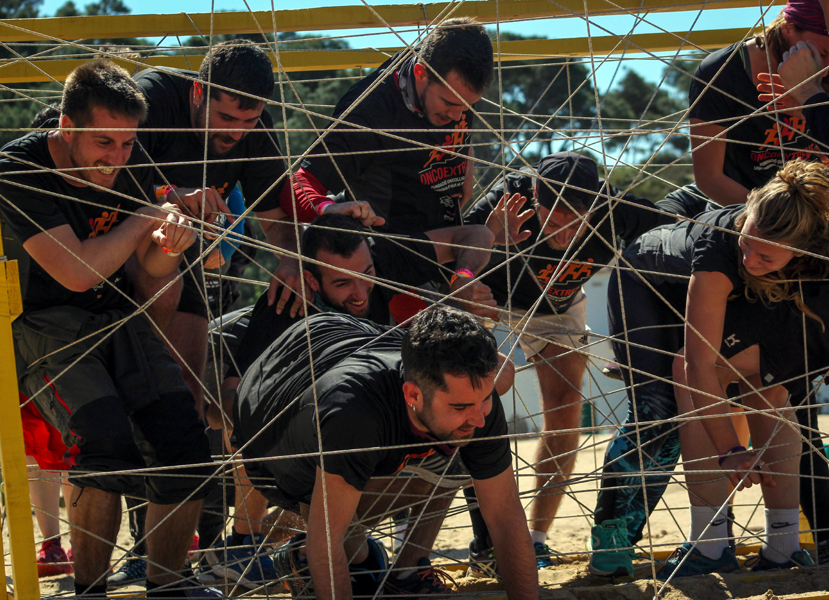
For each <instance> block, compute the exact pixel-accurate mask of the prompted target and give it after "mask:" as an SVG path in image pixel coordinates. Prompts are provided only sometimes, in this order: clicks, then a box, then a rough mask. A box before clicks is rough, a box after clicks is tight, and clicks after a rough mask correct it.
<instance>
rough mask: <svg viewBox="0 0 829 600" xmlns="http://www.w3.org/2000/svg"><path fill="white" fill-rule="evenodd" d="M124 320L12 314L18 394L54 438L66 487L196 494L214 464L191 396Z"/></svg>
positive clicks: (167, 361) (155, 497) (111, 315)
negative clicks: (61, 449) (61, 450)
mask: <svg viewBox="0 0 829 600" xmlns="http://www.w3.org/2000/svg"><path fill="white" fill-rule="evenodd" d="M123 317H124V313H121V312H116V311H111V312H108V313H105V314H93V313H89V312H87V311H84V310H81V309H77V308H73V307H66V306H61V307H56V308H53V309H47V310H40V311H29V312H26V313H24V314H23V315H21V316H20V317H19V318H18V319H17V320H16V321H15V323H14V324H13V331H14V337H15V350H16V351H17V354H18V359H19V361H20V365H19V367H20V369H19V371H20V380H19V383H20V389H21V391H23V392H24V393H26V394H28V395H29V396H30V397H31V398H32V399H33V400H34V402H35V403H36V404H37V406H38V409H39V410H40V412H41V413H42V414H43V416H44V417H45V418H46V419H47V420H48V421H49V422H50V423H51V424H52V425H53V426H55V427H56V428H57V429H58V431H60V432H61V435H62V436H63V440H64V443H65V444H66V446H67V448H69V450H68V451H67V453H66V455H65V459H64V460H65V461H66V462H67V463H68V464H69V465H70V481H71V482H72V483H74V484H75V485H77V486H79V487H93V488H97V489H100V490H103V491H106V492H111V493H118V494H128V495H133V496H139V497H146V498H147V499H148V500H150V501H151V502H154V503H158V504H175V503H178V502H182V501H185V500H197V499H201V498H204V497H205V496H206V495H207V494H208V493H209V492H210V489H211V488H212V487H213V485H215V484H214V482H213V480H212V479H209V477H210V476H211V475H212V474H213V473H214V471H215V470H216V469H217V467H218V466H217V465H213V464H212V463H211V456H210V448H209V445H208V441H207V437H206V436H205V434H204V426H203V425H202V423H201V422H200V421H199V420H198V416H197V413H196V409H195V402H194V400H193V395H192V393H191V392H190V390H189V388H188V387H187V385H186V384H185V383H184V380H183V379H182V377H181V369H180V368H179V366H178V365H177V364H176V362H175V361H174V360H173V358H172V357H171V356H170V355H169V353H168V352H167V350H166V349H165V347H164V344H163V343H162V342H161V340H160V339H159V338H158V337H157V336H156V335H155V334H154V333H153V331H152V329H151V328H150V326H149V324H148V323H147V321H146V320H145V319H144V318H143V317H137V316H133V317H131V318H129V319H127V320H126V321H124V322H122V323H119V321H120V320H121V319H122V318H123ZM110 325H114V326H112V327H109V326H110ZM136 469H138V470H140V472H138V473H135V472H132V471H134V470H136Z"/></svg>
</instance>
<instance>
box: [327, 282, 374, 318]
mask: <svg viewBox="0 0 829 600" xmlns="http://www.w3.org/2000/svg"><path fill="white" fill-rule="evenodd" d="M317 293H318V294H319V295H320V298H322V301H323V302H325V303H326V304H327V305H328V306H330V307H331V308H333V309H335V310H337V312H341V313H345V314H347V315H351V316H352V317H357V318H359V319H364V318H366V317H367V316H368V313H369V310H370V307H371V292H369V294H368V295H367V296H366V303H365V304H364V305H363V307H362V310H361V311H360V312H359V313H356V314H355V313H354V312H352V311H350V310H348V306H351V305H346V304H345V303H343V302H340V303H337V302H335V301H334V300H332V299H331V297H330V296H329V295H328V294H326V293H325V290H323V289H322V286H320V288H319V290H317Z"/></svg>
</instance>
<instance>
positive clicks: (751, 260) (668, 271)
mask: <svg viewBox="0 0 829 600" xmlns="http://www.w3.org/2000/svg"><path fill="white" fill-rule="evenodd" d="M827 213H829V171H827V170H826V169H825V168H824V167H823V166H822V165H820V164H818V163H808V162H804V161H795V162H792V163H789V164H787V165H786V166H785V167H784V168H783V169H782V170H781V171H780V172H779V173H778V174H777V175H776V176H775V178H774V179H773V180H772V181H770V182H769V183H768V184H766V185H765V186H764V187H762V188H759V189H756V190H754V191H753V192H752V193H751V194H750V195H749V198H748V202H747V204H746V205H745V206H742V205H737V206H731V207H727V208H725V209H722V210H717V211H711V212H708V213H704V214H703V215H700V216H699V217H698V218H697V220H696V221H695V222H687V221H686V222H683V223H678V224H676V225H668V226H664V227H659V228H657V229H654V230H652V231H650V232H648V233H646V234H644V235H642V236H641V237H639V238H638V239H637V240H636V241H635V242H634V243H633V244H631V246H630V247H629V248H628V249H627V250H626V251H625V253H624V255H623V258H622V261H621V263H620V269H619V270H617V271H615V272H614V273H613V275H612V277H611V280H610V284H609V286H608V316H609V323H610V332H611V335H612V336H613V345H614V350H615V354H616V357H617V358H618V359H619V362H620V364H621V366H622V370H623V374H624V375H625V379H626V383H627V384H628V399H629V404H628V418H627V421H626V422H625V424H624V426H623V427H622V428H621V430H620V432H619V435H618V436H617V437H616V438H615V439H614V440H613V442H612V443H611V445H610V447H609V448H608V451H607V455H606V458H605V466H604V476H603V479H602V488H601V490H600V492H599V498H598V503H597V508H596V511H595V513H594V519H595V522H596V526H595V527H594V528H593V532H592V536H591V539H592V543H593V548H594V550H595V549H598V550H602V552H598V553H594V554H593V555H592V556H591V561H590V567H591V571H592V572H594V573H597V574H604V575H620V574H624V573H632V572H633V569H632V561H631V552H630V545H631V543H633V542H635V541H636V540H638V539H640V538H641V536H642V530H643V527H644V525H645V523H646V520H647V516H648V515H649V514H650V512H651V511H652V510H653V508H654V507H655V505H656V503H657V502H658V500H659V498H660V497H661V495H662V493H663V491H664V486H665V483H666V482H667V479H668V477H669V475H670V471H671V470H672V469H673V467H674V465H675V461H676V454H677V453H676V450H677V449H678V441H679V433H678V430H679V427H678V424H679V422H678V421H677V420H676V419H674V417H676V416H677V414H678V413H677V400H676V398H675V396H674V389H673V385H672V382H671V380H672V375H673V373H674V359H675V357H676V356H677V354H678V353H679V351H680V350H681V349H682V347H683V346H684V347H686V358H685V364H684V366H685V368H684V369H682V375H683V376H685V377H686V379H687V383H688V385H689V386H690V387H691V388H693V389H695V390H697V392H696V393H695V394H694V405H695V406H696V407H697V408H698V409H700V410H701V412H703V414H706V415H712V414H722V415H727V414H730V409H729V407H728V406H729V405H728V404H727V403H724V402H723V400H724V399H725V394H724V392H723V388H722V385H721V383H720V379H719V375H718V373H717V371H718V368H717V359H718V352H717V350H719V349H720V348H721V347H722V346H725V347H729V345H730V344H731V343H732V342H733V341H734V340H735V339H736V338H732V337H731V336H730V335H729V336H726V337H724V336H723V327H724V325H725V323H726V308H727V306H728V305H729V303H730V302H734V301H736V300H737V299H739V298H746V299H748V300H751V301H753V302H755V303H760V304H761V305H763V306H768V307H772V306H774V305H775V304H776V303H779V302H781V301H784V300H788V301H792V302H794V303H795V305H796V306H799V307H801V309H802V310H805V311H806V312H807V314H813V313H811V311H809V309H808V308H806V307H805V305H804V304H803V302H802V299H801V298H800V297H799V294H798V290H799V288H798V286H797V284H796V283H792V281H793V280H797V279H798V278H803V277H810V278H816V279H821V278H824V277H825V276H826V273H827V271H826V262H825V261H823V260H821V259H818V258H814V257H812V256H811V255H810V254H808V253H803V252H802V251H803V250H808V251H809V252H815V253H817V254H819V255H822V256H825V255H827V248H828V247H829V226H827ZM683 317H684V318H683ZM686 322H687V325H686ZM754 326H755V327H763V326H767V324H765V323H756V324H755V325H754ZM755 387H756V386H755ZM775 393H779V392H775ZM766 395H767V396H769V394H766ZM766 400H769V398H766ZM770 401H771V400H770ZM697 402H698V403H699V404H697ZM773 402H777V404H778V406H777V408H782V404H781V403H784V402H785V398H783V399H782V400H781V399H780V398H778V397H777V396H775V399H774V400H773ZM785 418H787V419H788V416H786V417H785ZM756 420H757V419H754V421H755V428H756ZM704 423H705V428H706V429H705V431H706V432H707V433H708V435H709V436H711V437H712V439H714V440H715V449H716V453H713V454H715V455H716V457H718V458H715V459H714V462H715V463H719V462H721V464H719V465H717V467H718V468H719V467H722V468H723V469H724V470H726V471H727V472H728V473H730V479H731V480H732V482H733V483H735V484H737V485H740V483H741V482H743V485H744V484H745V483H746V482H744V477H743V476H744V475H746V474H747V473H748V474H749V475H748V476H749V479H748V480H747V482H750V483H761V478H762V477H764V475H765V474H768V473H769V470H768V468H766V467H764V466H763V465H760V468H759V469H757V461H753V458H754V455H753V454H750V453H748V452H747V451H743V450H738V448H739V447H740V443H739V440H738V438H737V435H736V432H735V431H734V427H733V424H732V423H731V419H730V418H723V419H715V420H710V419H707V420H705V421H704ZM709 426H710V427H713V428H715V429H712V430H711V431H709V430H708V427H709ZM683 427H685V426H684V425H683ZM778 430H779V431H783V433H781V434H780V435H783V436H784V437H785V436H786V435H790V436H792V437H793V439H794V440H795V441H797V440H798V439H799V438H798V437H797V435H798V434H797V432H796V428H795V426H794V425H792V426H787V427H786V428H785V430H780V429H779V428H778ZM766 437H768V436H766ZM754 439H755V443H757V440H758V439H760V438H759V437H755V438H754ZM787 440H788V438H786V440H784V441H785V443H786V444H789V443H791V442H790V441H787ZM780 443H781V442H780V441H779V440H776V441H775V444H776V445H779V444H780ZM784 445H785V444H784ZM794 452H795V454H797V453H799V447H798V448H797V449H796V450H794ZM709 455H710V454H709ZM723 457H724V458H723ZM719 458H723V460H722V461H719ZM778 458H779V457H778ZM775 460H777V459H775ZM746 461H749V462H748V463H746ZM752 461H753V462H752ZM792 464H793V465H794V466H793V467H792ZM789 467H791V468H792V469H793V471H791V473H796V472H797V461H795V460H791V461H790V462H787V463H785V464H783V463H780V465H779V467H778V470H779V469H783V468H786V469H789ZM786 472H787V473H789V471H786ZM789 479H790V481H793V482H794V486H793V489H792V490H790V492H789V493H788V494H787V498H786V502H788V503H792V502H793V504H791V506H793V507H797V506H798V498H799V493H798V489H797V478H796V477H790V478H789ZM766 487H769V488H771V484H770V483H769V485H768V486H766ZM726 490H727V488H726ZM726 496H727V491H726ZM724 499H725V498H723V501H724ZM772 504H773V503H772ZM718 506H721V505H718ZM786 508H787V509H788V508H790V507H789V506H788V504H787V505H786ZM692 518H693V514H692ZM795 521H797V519H795ZM724 523H725V520H724V519H723V524H724ZM705 524H706V525H707V524H708V521H706V522H705ZM695 527H696V523H692V536H693V535H694V531H695V530H696V529H695ZM721 537H722V538H725V537H726V535H725V534H723V535H722V536H721ZM780 541H782V536H775V538H774V540H773V541H772V542H770V544H771V546H774V547H776V544H777V542H780ZM597 546H598V547H597ZM798 550H799V548H798ZM787 556H788V558H789V559H790V558H791V553H790V554H788V555H787ZM733 557H734V555H733V553H731V550H730V549H728V548H726V549H725V550H723V553H722V554H721V556H718V557H714V558H713V559H712V560H714V561H720V562H717V565H716V567H717V568H716V569H714V570H733V569H736V568H737V564H736V560H732V559H733ZM708 558H710V557H708ZM765 558H768V559H770V560H772V561H775V562H778V563H780V564H781V565H782V564H785V563H783V562H781V561H780V560H778V558H779V557H777V556H776V555H774V556H772V555H771V554H766V555H765ZM685 562H686V563H687V562H688V560H687V559H686V561H685Z"/></svg>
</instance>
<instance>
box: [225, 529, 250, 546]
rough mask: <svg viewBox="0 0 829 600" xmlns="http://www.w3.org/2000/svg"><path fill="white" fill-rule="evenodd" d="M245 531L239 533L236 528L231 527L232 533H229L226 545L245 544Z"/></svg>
mask: <svg viewBox="0 0 829 600" xmlns="http://www.w3.org/2000/svg"><path fill="white" fill-rule="evenodd" d="M247 535H248V534H247V533H239V532H238V531H236V528H235V527H234V528H233V533H232V534H231V535H230V542H229V543H228V546H234V547H235V546H243V545H244V544H245V537H247Z"/></svg>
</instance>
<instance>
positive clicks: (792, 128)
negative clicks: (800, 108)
mask: <svg viewBox="0 0 829 600" xmlns="http://www.w3.org/2000/svg"><path fill="white" fill-rule="evenodd" d="M801 133H806V119H798V118H797V117H783V123H782V124H781V123H775V124H774V127H771V128H769V129H766V141H765V142H763V144H764V145H765V146H779V145H780V140H781V139H782V140H783V141H784V142H791V141H792V140H794V139H795V138H796V137H797V136H798V135H799V134H801Z"/></svg>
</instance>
